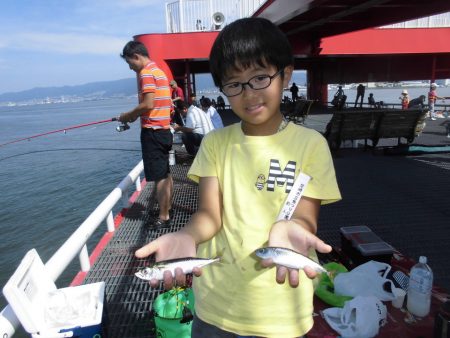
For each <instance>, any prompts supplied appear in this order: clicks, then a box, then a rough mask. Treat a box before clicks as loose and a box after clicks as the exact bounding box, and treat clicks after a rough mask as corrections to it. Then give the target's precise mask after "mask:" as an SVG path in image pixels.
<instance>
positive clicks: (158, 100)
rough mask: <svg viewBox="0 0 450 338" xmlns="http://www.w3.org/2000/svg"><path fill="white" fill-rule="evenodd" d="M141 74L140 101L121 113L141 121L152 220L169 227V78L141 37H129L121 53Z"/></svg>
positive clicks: (124, 119) (121, 118)
mask: <svg viewBox="0 0 450 338" xmlns="http://www.w3.org/2000/svg"><path fill="white" fill-rule="evenodd" d="M120 56H121V57H122V58H123V59H124V60H125V61H126V63H127V64H128V66H129V67H130V69H131V70H133V71H135V72H136V73H137V74H138V78H139V82H138V84H139V104H138V105H137V106H136V107H134V108H133V109H132V110H130V111H128V112H125V113H122V114H121V115H120V116H119V117H118V120H119V121H120V122H134V121H136V119H137V118H138V117H140V121H141V147H142V159H143V161H144V172H145V179H146V180H147V181H148V182H150V181H154V182H155V188H156V196H157V200H158V205H159V217H158V218H157V219H155V220H154V221H153V222H152V223H153V224H152V227H154V228H164V227H170V226H171V224H172V223H171V222H172V220H171V219H170V215H169V213H170V208H171V203H172V195H173V180H172V175H171V174H170V170H169V150H171V149H172V140H173V136H172V133H171V132H170V110H171V107H172V101H171V98H170V87H169V81H168V79H167V77H166V75H165V74H164V72H163V71H162V70H161V69H159V68H158V66H157V65H156V64H155V63H154V62H153V61H152V60H150V57H149V55H148V51H147V48H146V47H145V46H144V44H142V43H141V42H138V41H130V42H128V43H127V44H126V45H125V47H124V48H123V51H122V54H121V55H120Z"/></svg>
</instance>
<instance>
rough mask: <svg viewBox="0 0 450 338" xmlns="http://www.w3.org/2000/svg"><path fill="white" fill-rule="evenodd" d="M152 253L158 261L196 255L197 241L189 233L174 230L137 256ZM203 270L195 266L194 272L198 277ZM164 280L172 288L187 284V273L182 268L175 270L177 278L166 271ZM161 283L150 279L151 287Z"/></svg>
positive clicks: (168, 287)
mask: <svg viewBox="0 0 450 338" xmlns="http://www.w3.org/2000/svg"><path fill="white" fill-rule="evenodd" d="M152 254H155V261H156V262H159V261H164V260H167V259H174V258H183V257H195V256H196V246H195V241H194V239H193V238H192V236H190V235H189V234H187V233H183V232H173V233H168V234H165V235H163V236H161V237H158V238H157V239H155V240H154V241H152V242H150V243H148V244H147V245H144V246H143V247H142V248H140V249H139V250H137V251H136V252H135V255H136V257H137V258H145V257H148V256H150V255H152ZM201 272H202V271H201V269H199V268H194V270H193V274H194V275H195V276H197V277H198V276H200V275H201ZM163 282H164V288H165V289H166V290H170V289H171V288H172V287H173V286H176V285H178V286H181V285H185V284H186V275H184V274H183V271H182V270H181V269H180V268H177V269H176V270H175V278H173V277H172V274H171V273H170V272H169V271H166V272H165V273H164V280H163ZM159 283H160V281H159V280H157V279H152V280H151V281H150V285H151V287H158V286H159Z"/></svg>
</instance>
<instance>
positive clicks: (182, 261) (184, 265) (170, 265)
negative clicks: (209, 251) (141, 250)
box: [135, 257, 220, 281]
mask: <svg viewBox="0 0 450 338" xmlns="http://www.w3.org/2000/svg"><path fill="white" fill-rule="evenodd" d="M219 260H220V258H219V257H216V258H197V257H184V258H176V259H169V260H166V261H161V262H157V263H155V264H153V265H152V266H149V267H147V268H145V269H142V270H139V271H138V272H136V273H135V276H136V277H138V278H140V279H143V280H147V281H149V280H151V279H157V280H163V275H164V271H166V270H168V271H170V273H171V274H172V277H174V276H175V269H176V268H181V270H183V273H184V274H187V273H192V269H194V268H196V267H198V268H201V267H204V266H205V265H208V264H211V263H214V262H217V261H219Z"/></svg>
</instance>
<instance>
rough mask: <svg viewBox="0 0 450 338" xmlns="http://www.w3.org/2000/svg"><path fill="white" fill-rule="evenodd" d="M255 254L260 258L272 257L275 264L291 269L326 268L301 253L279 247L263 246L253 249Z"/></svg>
mask: <svg viewBox="0 0 450 338" xmlns="http://www.w3.org/2000/svg"><path fill="white" fill-rule="evenodd" d="M255 254H256V255H257V256H258V257H260V258H262V259H269V258H270V259H272V261H273V262H274V263H275V264H278V265H282V266H285V267H287V268H291V269H297V270H300V269H304V268H305V267H306V266H308V267H310V268H312V269H314V270H315V271H316V272H318V273H322V272H325V273H327V270H325V268H324V267H323V266H321V265H320V264H319V263H317V262H315V261H313V260H312V259H311V258H309V257H306V256H305V255H302V254H301V253H299V252H297V251H294V250H291V249H288V248H280V247H265V248H259V249H257V250H255Z"/></svg>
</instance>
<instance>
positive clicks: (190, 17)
mask: <svg viewBox="0 0 450 338" xmlns="http://www.w3.org/2000/svg"><path fill="white" fill-rule="evenodd" d="M266 1H267V0H178V1H174V2H170V3H166V32H167V33H184V32H196V31H211V30H219V29H221V28H223V26H225V25H226V24H228V23H230V22H233V21H235V20H237V19H240V18H244V17H249V16H251V15H252V14H253V13H255V12H256V10H257V9H259V8H260V7H261V5H262V4H264V3H265V2H266ZM217 13H221V14H222V17H221V16H220V15H215V14H217Z"/></svg>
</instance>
